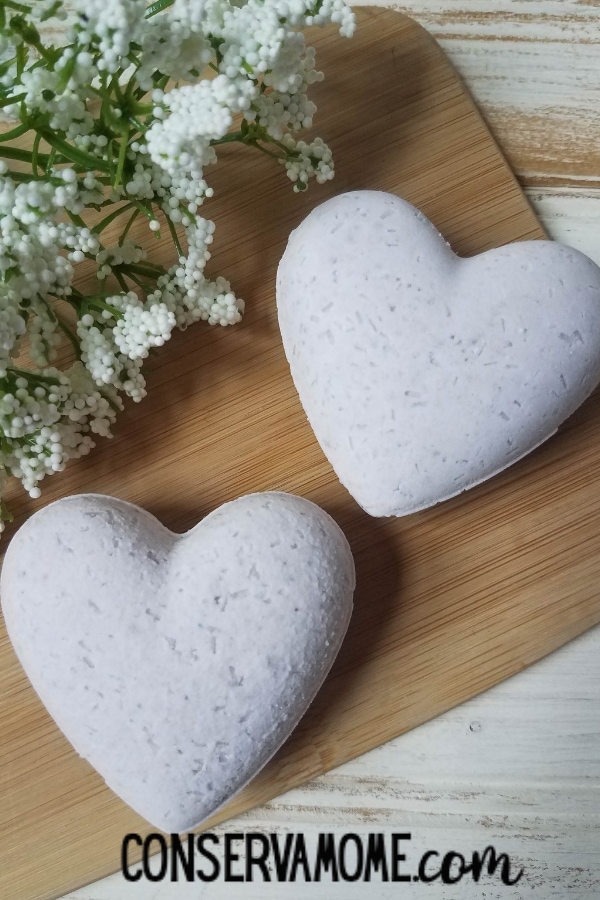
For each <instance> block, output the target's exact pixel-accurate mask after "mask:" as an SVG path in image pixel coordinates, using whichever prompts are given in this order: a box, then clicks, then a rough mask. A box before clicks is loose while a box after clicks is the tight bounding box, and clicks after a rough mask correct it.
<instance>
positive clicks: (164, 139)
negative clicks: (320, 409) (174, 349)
mask: <svg viewBox="0 0 600 900" xmlns="http://www.w3.org/2000/svg"><path fill="white" fill-rule="evenodd" d="M67 5H68V7H69V9H68V10H67ZM70 10H73V11H74V17H73V21H72V25H71V27H70V29H69V30H67V31H66V36H65V41H64V43H63V44H61V45H60V46H57V45H54V44H49V43H47V42H45V41H44V39H43V37H42V36H41V35H42V34H43V32H44V28H45V27H46V26H45V24H44V23H50V24H52V20H54V19H64V18H65V17H66V16H67V12H68V11H70ZM331 22H333V23H336V24H337V25H338V26H339V31H340V33H341V34H342V35H345V36H350V35H352V33H353V30H354V15H353V13H352V11H351V10H350V9H349V7H347V6H346V4H345V2H344V0H245V2H244V0H157V2H154V3H151V4H148V3H147V2H146V0H71V2H70V3H68V4H67V3H65V4H63V0H29V2H17V0H1V2H0V106H1V107H2V108H3V110H4V112H5V113H6V114H7V115H8V116H9V118H12V119H14V120H15V125H14V127H11V128H9V130H8V131H6V132H4V133H3V134H1V135H0V497H1V495H2V492H3V488H4V485H5V483H6V480H7V479H8V477H9V476H16V477H17V478H19V479H20V480H21V482H22V484H23V486H24V488H25V489H26V490H27V491H28V492H29V494H30V496H32V497H34V498H35V497H38V496H39V493H40V488H39V482H40V481H41V480H42V479H43V478H44V477H45V475H47V474H49V473H51V472H57V471H61V470H62V469H63V468H64V466H65V464H66V462H67V461H68V460H69V459H73V458H76V457H78V456H82V455H83V454H85V453H88V452H89V450H90V449H91V448H92V447H93V446H94V439H95V436H96V435H101V436H110V433H111V427H112V426H113V424H114V422H115V418H116V414H117V412H118V411H119V410H120V409H121V408H122V406H123V401H122V395H126V396H129V397H131V398H133V399H134V400H141V399H142V398H143V397H144V395H145V381H144V377H143V375H142V365H143V361H144V360H145V358H146V357H147V356H148V354H149V352H150V351H151V350H152V349H153V348H156V347H160V346H162V344H164V343H165V341H167V340H168V339H169V337H170V335H171V333H172V331H173V329H174V328H175V327H178V328H186V327H187V326H188V325H190V324H192V323H193V322H197V321H198V320H204V321H206V322H208V323H209V324H220V325H232V324H235V323H236V322H239V321H240V318H241V315H242V312H243V308H244V304H243V302H242V301H241V300H240V299H239V298H237V297H236V296H235V294H234V292H233V291H232V289H231V286H230V284H229V282H228V281H227V280H226V279H225V278H223V277H221V276H219V277H217V278H216V279H214V280H211V279H209V278H208V277H207V276H206V275H205V266H206V263H207V261H208V259H209V258H210V250H209V247H210V244H211V242H212V238H213V232H214V223H213V222H212V221H210V220H209V219H206V218H203V217H202V216H201V215H200V214H199V209H200V207H201V206H202V205H203V203H204V202H205V200H207V199H209V198H210V197H211V196H212V189H211V188H210V186H209V185H208V183H207V181H206V179H205V169H206V167H207V166H208V165H211V164H213V163H215V162H216V160H217V152H218V147H219V145H221V144H224V143H230V142H234V141H236V142H240V143H242V144H245V145H247V146H249V147H252V148H254V149H256V150H259V151H261V152H263V153H267V154H268V155H270V156H273V157H275V158H276V159H277V160H278V161H279V162H280V163H281V164H282V165H283V166H284V167H285V170H286V173H287V175H288V177H289V178H290V179H291V181H292V182H293V186H294V190H295V191H303V190H305V188H306V187H307V184H308V181H309V179H311V178H313V177H314V178H315V179H316V181H317V182H320V183H323V182H325V181H328V180H329V179H331V178H332V177H333V174H334V169H333V161H332V156H331V151H330V150H329V148H328V147H327V145H326V144H324V143H323V141H321V140H320V139H319V138H317V139H316V140H313V141H312V142H311V143H306V142H305V141H302V140H297V139H296V137H295V135H297V134H298V132H301V131H302V130H303V129H305V128H308V127H310V126H311V125H312V120H313V115H314V113H315V106H314V104H313V103H312V102H311V101H310V100H309V99H308V89H309V87H310V85H311V84H313V83H314V82H316V81H319V80H320V79H322V77H323V75H322V73H321V72H318V71H317V70H316V69H315V55H314V50H313V49H312V48H310V47H307V46H306V43H305V39H304V35H303V34H302V29H304V28H305V27H307V26H310V25H325V24H327V23H331ZM207 68H209V69H211V70H212V73H211V77H210V78H207V77H203V72H205V70H206V69H207ZM169 86H170V87H171V89H170V90H169V89H168V88H169ZM236 120H238V122H240V121H241V124H239V127H237V128H234V122H235V121H236ZM232 129H234V130H232ZM23 135H29V136H30V138H31V141H30V144H29V146H30V149H27V150H23V149H21V148H20V147H18V146H15V144H14V141H15V140H16V139H17V138H21V137H22V136H23ZM23 163H25V164H26V165H27V171H23ZM89 210H92V211H93V212H94V213H95V220H94V221H91V220H88V221H86V213H87V211H89ZM138 218H142V219H145V220H146V221H147V225H148V228H149V230H150V231H151V232H154V233H158V232H159V231H160V229H162V228H167V229H168V231H169V234H170V235H171V238H172V240H173V244H174V262H173V265H172V266H171V267H170V268H169V269H166V270H165V269H164V268H162V267H160V266H157V265H155V264H153V263H151V262H150V261H149V260H148V258H147V254H146V251H145V249H144V247H142V246H140V245H138V244H136V243H135V242H134V241H133V240H131V238H130V237H129V234H130V230H131V226H132V225H133V223H134V222H135V221H136V219H138ZM98 219H99V221H98ZM116 220H120V221H122V224H123V229H122V234H121V238H120V239H119V242H118V244H116V245H114V246H106V245H105V244H104V243H103V242H102V234H103V232H104V231H105V229H106V228H108V226H109V225H111V224H112V223H113V222H114V221H116ZM90 261H91V262H92V263H93V265H95V267H96V274H97V277H98V291H97V292H95V293H93V294H91V295H86V296H84V295H83V294H82V293H80V291H78V290H77V288H76V287H75V283H74V282H75V274H76V269H77V266H78V265H79V264H81V263H84V262H87V264H88V265H89V263H90ZM59 301H60V302H59ZM65 309H67V313H65ZM69 310H70V311H71V312H70V314H69ZM24 337H27V338H28V342H29V358H30V360H31V362H32V364H33V367H34V368H24V367H22V366H19V359H18V357H19V353H20V351H21V348H22V342H23V339H24ZM64 340H66V341H68V342H70V344H71V345H72V347H73V350H74V352H75V354H76V357H77V361H76V362H75V363H74V364H73V365H72V366H70V368H68V369H67V370H65V371H59V370H57V369H56V368H54V367H53V362H55V360H56V353H57V349H58V347H59V345H60V344H61V342H62V341H64ZM9 518H10V514H9V512H8V510H7V509H6V507H5V505H4V502H3V501H1V500H0V530H1V528H2V527H3V522H4V521H5V520H7V519H9Z"/></svg>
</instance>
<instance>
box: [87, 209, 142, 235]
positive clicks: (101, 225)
mask: <svg viewBox="0 0 600 900" xmlns="http://www.w3.org/2000/svg"><path fill="white" fill-rule="evenodd" d="M130 209H133V203H127V204H126V205H125V206H120V207H119V208H118V209H115V211H114V212H112V213H110V215H108V216H105V217H104V219H101V221H100V222H98V223H97V224H96V225H94V227H93V228H92V233H93V234H102V232H103V231H104V229H105V228H108V226H109V225H110V224H111V223H112V222H114V221H115V219H118V218H119V216H122V215H123V213H126V212H129V210H130ZM136 212H137V210H136Z"/></svg>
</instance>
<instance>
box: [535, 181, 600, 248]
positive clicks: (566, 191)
mask: <svg viewBox="0 0 600 900" xmlns="http://www.w3.org/2000/svg"><path fill="white" fill-rule="evenodd" d="M526 194H527V197H528V199H529V201H530V203H531V204H532V206H533V207H534V209H535V211H536V213H537V214H538V216H539V218H540V220H541V222H542V224H543V226H544V228H545V229H546V231H547V232H548V234H549V235H551V237H553V238H554V240H556V241H562V242H563V243H564V244H569V246H571V247H575V248H576V249H577V250H581V251H582V253H587V255H588V256H590V257H591V258H592V259H593V260H594V261H595V262H596V263H597V264H598V265H600V189H596V190H592V189H589V188H587V189H581V190H577V189H576V188H554V189H548V188H546V189H544V190H537V189H535V188H530V189H528V190H527V191H526Z"/></svg>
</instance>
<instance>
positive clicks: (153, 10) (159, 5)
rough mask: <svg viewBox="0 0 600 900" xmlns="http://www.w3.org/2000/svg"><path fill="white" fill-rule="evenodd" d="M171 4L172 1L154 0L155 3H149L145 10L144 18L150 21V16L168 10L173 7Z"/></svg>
mask: <svg viewBox="0 0 600 900" xmlns="http://www.w3.org/2000/svg"><path fill="white" fill-rule="evenodd" d="M173 2H174V0H156V2H155V3H151V4H150V6H149V7H148V9H147V10H146V18H147V19H151V18H152V16H155V15H157V13H160V12H162V11H163V10H164V9H168V8H169V6H173Z"/></svg>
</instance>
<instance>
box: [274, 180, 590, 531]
mask: <svg viewBox="0 0 600 900" xmlns="http://www.w3.org/2000/svg"><path fill="white" fill-rule="evenodd" d="M277 306H278V314H279V324H280V328H281V334H282V337H283V344H284V348H285V352H286V355H287V358H288V362H289V364H290V368H291V373H292V377H293V379H294V383H295V385H296V389H297V390H298V393H299V395H300V399H301V401H302V405H303V406H304V409H305V412H306V414H307V416H308V419H309V422H310V424H311V426H312V428H313V430H314V432H315V435H316V437H317V440H318V441H319V443H320V445H321V447H322V449H323V451H324V453H325V454H326V456H327V457H328V459H329V461H330V463H331V465H332V466H333V468H334V469H335V471H336V474H337V475H338V477H339V479H340V481H341V482H342V483H343V484H344V485H345V487H346V488H347V489H348V490H349V491H350V493H351V494H352V496H353V497H354V498H355V499H356V500H357V502H358V503H359V504H360V505H361V506H362V507H363V508H364V509H365V510H366V511H367V512H368V513H370V514H371V515H373V516H389V515H396V516H403V515H406V514H407V513H411V512H416V511H417V510H420V509H424V508H426V507H428V506H432V505H433V504H435V503H439V502H440V501H441V500H445V499H447V498H449V497H453V496H454V495H455V494H458V493H460V492H461V491H464V490H466V489H467V488H470V487H473V486H474V485H476V484H478V483H480V482H482V481H484V480H485V479H487V478H490V477H491V476H492V475H495V474H496V473H497V472H501V471H502V470H503V469H505V468H506V467H507V466H510V465H511V464H512V463H514V462H516V461H517V460H518V459H520V458H521V457H523V456H525V455H526V454H527V453H529V452H530V451H531V450H533V449H534V448H535V447H537V446H538V445H539V444H541V443H542V442H543V441H545V440H546V439H547V438H549V437H550V436H551V435H552V434H553V433H554V432H555V431H556V429H557V428H558V426H559V425H560V423H561V422H563V421H564V419H566V418H567V417H568V416H569V415H570V414H571V413H572V412H573V411H574V410H575V409H576V408H577V407H578V406H579V405H580V403H582V401H583V400H585V398H586V397H587V396H588V395H589V394H590V393H591V392H592V390H593V389H594V388H595V387H596V385H597V384H598V381H600V269H598V267H597V266H596V265H595V264H594V263H593V262H592V261H591V260H590V259H588V258H587V257H586V256H584V255H582V254H581V253H578V252H577V251H576V250H572V249H571V248H569V247H565V246H562V245H560V244H556V243H552V242H550V241H527V242H522V243H515V244H510V245H508V246H506V247H502V248H500V249H499V250H490V251H488V252H487V253H482V254H481V255H480V256H476V257H474V258H472V259H461V258H459V257H458V256H456V255H455V254H454V253H453V252H452V250H451V249H450V247H449V246H448V244H447V243H446V242H445V241H444V239H443V238H442V237H441V235H440V234H439V233H438V232H437V230H436V229H435V227H434V226H433V225H432V223H431V222H429V220H428V219H426V218H425V217H424V216H423V215H422V213H420V212H419V211H418V210H417V209H415V208H414V207H413V206H411V205H410V204H409V203H406V202H405V201H403V200H400V199H399V198H398V197H395V196H393V195H391V194H386V193H382V192H379V191H356V192H352V193H348V194H342V195H340V196H338V197H335V198H333V199H332V200H329V201H327V202H326V203H324V204H323V205H322V206H319V207H318V208H316V209H315V210H313V212H311V213H310V215H309V216H308V217H307V218H306V219H305V220H304V222H302V224H301V225H300V227H299V228H297V229H296V230H295V231H294V232H293V233H292V235H291V237H290V239H289V242H288V245H287V248H286V251H285V253H284V255H283V258H282V260H281V262H280V265H279V270H278V274H277Z"/></svg>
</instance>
